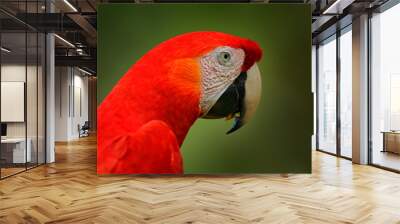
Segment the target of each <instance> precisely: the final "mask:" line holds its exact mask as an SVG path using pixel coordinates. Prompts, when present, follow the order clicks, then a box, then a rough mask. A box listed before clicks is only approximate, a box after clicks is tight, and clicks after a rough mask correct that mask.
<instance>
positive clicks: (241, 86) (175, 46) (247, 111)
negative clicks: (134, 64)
mask: <svg viewBox="0 0 400 224" xmlns="http://www.w3.org/2000/svg"><path fill="white" fill-rule="evenodd" d="M160 55H161V56H160ZM261 57H262V50H261V48H260V47H259V45H258V44H257V43H256V42H254V41H251V40H249V39H245V38H241V37H237V36H233V35H229V34H225V33H221V32H192V33H186V34H182V35H179V36H176V37H174V38H171V39H169V40H167V41H165V42H163V43H161V44H160V45H159V46H157V47H156V48H154V49H153V50H152V51H151V52H149V53H148V54H146V55H145V56H144V58H143V60H144V61H151V62H152V63H154V64H156V65H162V66H167V67H168V68H166V69H167V70H168V74H169V77H170V79H171V80H173V82H174V86H175V87H182V88H179V89H181V90H184V92H185V93H189V92H190V93H191V94H192V95H193V94H194V95H196V96H198V99H197V101H196V102H198V107H199V115H198V116H199V117H201V118H207V119H216V118H224V117H225V118H234V124H233V127H232V128H231V129H230V130H229V131H228V132H227V133H232V132H233V131H235V130H237V129H239V128H240V127H242V126H243V125H244V124H245V123H246V122H247V121H248V120H249V119H250V118H251V117H252V115H253V114H254V113H255V111H256V108H257V106H258V103H259V101H260V96H261V77H260V71H259V69H258V67H257V64H256V62H257V61H259V60H260V59H261ZM182 103H184V102H182Z"/></svg>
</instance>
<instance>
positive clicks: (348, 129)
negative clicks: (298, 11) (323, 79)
mask: <svg viewBox="0 0 400 224" xmlns="http://www.w3.org/2000/svg"><path fill="white" fill-rule="evenodd" d="M351 48H352V35H351V26H349V27H347V28H346V29H344V30H343V31H342V34H341V36H340V155H341V156H344V157H348V158H351V156H352V155H351V154H352V148H351V147H352V96H353V95H352V74H353V72H352V49H351Z"/></svg>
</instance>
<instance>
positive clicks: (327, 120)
mask: <svg viewBox="0 0 400 224" xmlns="http://www.w3.org/2000/svg"><path fill="white" fill-rule="evenodd" d="M317 63H318V108H317V109H318V146H317V147H318V149H319V150H323V151H327V152H330V153H336V36H333V37H331V38H329V39H328V40H327V41H326V42H324V43H322V44H320V45H319V47H318V62H317Z"/></svg>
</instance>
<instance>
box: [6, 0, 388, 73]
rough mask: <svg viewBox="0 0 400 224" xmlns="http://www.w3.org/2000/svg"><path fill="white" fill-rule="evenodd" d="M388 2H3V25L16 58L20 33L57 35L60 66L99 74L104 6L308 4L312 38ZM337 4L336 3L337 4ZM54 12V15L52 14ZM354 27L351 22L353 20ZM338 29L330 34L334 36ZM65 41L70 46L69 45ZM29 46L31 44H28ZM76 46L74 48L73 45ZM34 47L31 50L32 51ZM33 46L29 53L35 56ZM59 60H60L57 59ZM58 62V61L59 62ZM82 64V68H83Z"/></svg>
mask: <svg viewBox="0 0 400 224" xmlns="http://www.w3.org/2000/svg"><path fill="white" fill-rule="evenodd" d="M385 1H386V0H229V1H224V0H191V1H187V0H154V1H153V0H47V2H46V0H28V1H26V0H1V2H0V21H1V29H2V32H3V33H5V34H3V35H2V36H3V37H2V38H4V40H3V42H2V43H8V47H9V48H13V50H14V51H13V52H14V54H19V53H21V54H23V53H24V52H23V51H24V49H25V48H24V47H23V46H25V45H24V44H25V39H24V38H23V36H24V35H23V34H19V33H21V32H23V33H24V32H25V30H26V29H28V30H29V31H38V32H55V33H56V34H57V35H58V36H59V37H61V38H58V37H57V38H55V44H56V63H57V62H58V64H59V65H72V66H86V67H87V68H88V69H90V70H92V71H94V72H95V70H96V42H97V22H96V21H97V12H96V7H97V5H99V4H102V3H153V2H156V3H171V2H250V3H254V4H259V3H270V4H274V3H292V4H297V3H306V4H310V5H311V9H312V15H313V17H312V21H310V22H311V23H312V36H313V40H314V42H317V41H318V38H322V37H324V35H325V36H326V35H329V32H328V31H329V28H331V30H332V27H333V26H334V25H335V24H336V22H337V21H338V20H340V19H343V18H345V17H346V16H349V15H350V16H352V15H356V14H357V13H360V12H363V11H365V10H367V9H371V8H374V7H377V6H379V5H381V4H383V3H384V2H385ZM335 2H336V3H335ZM49 12H51V13H49ZM349 21H350V23H351V18H350V20H349ZM334 30H335V29H333V31H330V32H335V31H334ZM63 39H64V40H66V41H67V42H69V43H70V44H69V43H66V41H63ZM28 42H29V41H28ZM71 44H72V45H73V46H72V45H71ZM31 46H32V48H31ZM34 48H35V46H34V43H32V45H31V43H29V44H28V48H27V51H28V53H29V52H32V51H33V49H34ZM57 57H58V58H57ZM57 59H58V60H57ZM80 63H81V64H80Z"/></svg>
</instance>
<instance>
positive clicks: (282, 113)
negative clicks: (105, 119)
mask: <svg viewBox="0 0 400 224" xmlns="http://www.w3.org/2000/svg"><path fill="white" fill-rule="evenodd" d="M97 26H98V102H99V103H101V101H102V99H103V98H104V97H105V96H106V95H107V94H108V92H109V91H110V90H111V89H112V87H113V86H114V85H115V84H116V82H117V81H118V80H119V79H120V77H121V76H122V75H123V74H124V73H125V72H126V71H127V70H128V68H129V67H130V66H131V65H132V64H134V63H135V62H136V61H137V60H138V59H139V58H140V57H142V56H143V55H144V54H145V53H146V52H147V51H149V50H150V49H152V48H153V47H154V46H155V45H157V44H159V43H161V42H162V41H165V40H167V39H169V38H171V37H174V36H176V35H178V34H182V33H186V32H191V31H220V32H225V33H229V34H233V35H238V36H241V37H246V38H250V39H252V40H254V41H256V42H258V43H259V44H260V46H261V48H262V49H263V52H264V56H263V58H262V60H261V62H259V63H258V65H259V68H260V71H261V75H262V82H263V83H262V88H263V90H262V98H261V103H260V105H259V108H258V110H257V112H256V115H255V116H254V117H253V119H252V120H251V121H250V122H249V123H248V124H247V125H246V126H244V127H242V128H241V129H240V130H239V131H237V132H235V133H233V134H230V135H226V134H225V132H226V131H227V130H229V128H230V126H231V125H232V121H225V120H224V119H221V120H204V119H199V120H198V121H197V122H196V123H195V124H194V125H193V127H192V128H191V129H190V132H189V134H188V136H187V138H186V140H185V142H184V144H183V146H182V148H181V151H182V153H183V157H184V168H185V173H309V172H311V135H312V128H313V127H312V124H313V120H312V119H313V118H312V113H313V109H312V108H313V107H312V103H313V102H312V93H311V10H310V8H309V6H308V5H303V4H296V5H294V4H291V5H289V4H137V5H136V4H104V5H100V6H99V9H98V24H97Z"/></svg>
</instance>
